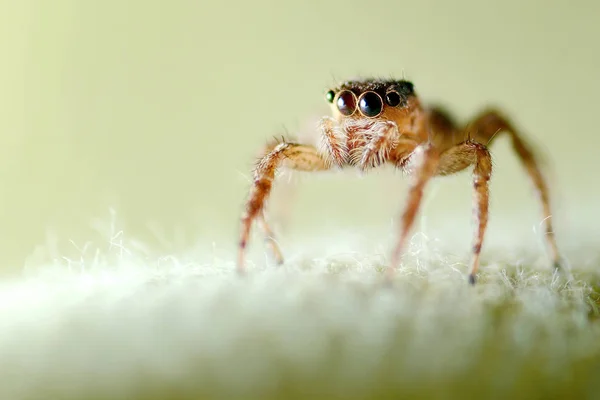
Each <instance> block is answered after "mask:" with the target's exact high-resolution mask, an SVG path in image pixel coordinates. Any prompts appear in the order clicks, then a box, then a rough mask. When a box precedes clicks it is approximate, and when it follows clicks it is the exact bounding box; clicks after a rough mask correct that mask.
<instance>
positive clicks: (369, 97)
mask: <svg viewBox="0 0 600 400" xmlns="http://www.w3.org/2000/svg"><path fill="white" fill-rule="evenodd" d="M358 107H359V108H360V112H361V113H362V114H363V115H364V116H365V117H370V118H374V117H376V116H378V115H379V114H381V111H382V110H383V101H382V100H381V96H379V95H378V94H377V93H375V92H365V93H363V94H361V95H360V98H359V99H358Z"/></svg>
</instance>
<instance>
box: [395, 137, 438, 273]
mask: <svg viewBox="0 0 600 400" xmlns="http://www.w3.org/2000/svg"><path fill="white" fill-rule="evenodd" d="M413 157H416V158H417V160H416V162H417V164H416V165H415V169H414V171H413V172H412V174H411V175H412V182H411V186H410V189H409V192H408V199H407V203H406V206H405V208H404V213H403V214H402V216H401V228H400V238H399V240H398V242H397V244H396V246H395V247H394V250H393V252H392V257H391V265H390V266H389V267H388V268H387V277H388V278H390V277H391V276H392V274H393V273H394V272H395V270H396V267H397V266H398V263H399V260H400V256H401V255H402V252H403V251H404V247H405V245H406V241H407V239H408V234H409V233H410V230H411V228H412V225H413V222H414V220H415V216H416V215H417V212H418V210H419V206H420V204H421V199H422V198H423V189H424V188H425V185H426V184H427V182H428V181H429V180H430V179H431V177H432V176H433V175H434V174H435V172H436V169H437V165H438V162H439V153H438V151H437V150H436V149H435V148H434V147H433V146H431V145H429V144H426V145H421V146H418V147H417V148H415V150H414V152H413V153H412V155H411V158H413ZM409 162H410V163H411V164H412V163H413V161H412V160H411V161H409Z"/></svg>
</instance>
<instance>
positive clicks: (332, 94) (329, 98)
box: [325, 90, 335, 103]
mask: <svg viewBox="0 0 600 400" xmlns="http://www.w3.org/2000/svg"><path fill="white" fill-rule="evenodd" d="M334 97H335V92H334V91H333V90H330V91H329V92H327V93H326V94H325V98H326V99H327V101H328V102H329V103H333V98H334Z"/></svg>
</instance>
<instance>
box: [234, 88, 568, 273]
mask: <svg viewBox="0 0 600 400" xmlns="http://www.w3.org/2000/svg"><path fill="white" fill-rule="evenodd" d="M325 98H326V100H327V101H328V102H329V103H330V105H331V111H332V116H326V117H323V118H322V119H321V121H320V123H319V126H318V130H319V133H320V139H321V140H320V146H317V147H315V146H312V145H309V144H302V143H296V142H285V141H282V142H280V143H278V144H276V145H273V146H269V147H268V148H267V150H266V151H265V154H264V155H263V157H262V158H261V159H260V161H259V162H258V164H257V166H256V168H255V170H254V182H253V185H252V188H251V190H250V196H249V198H248V200H247V203H246V209H245V212H244V216H243V217H242V232H241V239H240V250H239V257H238V271H240V272H243V270H244V257H245V256H244V254H245V248H246V244H247V242H248V237H249V234H250V228H251V225H252V222H253V221H254V220H255V219H258V221H259V222H260V224H261V226H262V228H263V231H264V233H265V238H266V241H267V243H268V244H269V245H270V247H271V249H272V251H273V254H274V256H275V258H276V260H277V262H278V263H283V257H282V254H281V251H280V250H279V247H278V246H277V243H276V242H275V240H274V237H273V232H272V231H271V229H270V228H269V225H268V224H267V222H266V220H265V215H264V206H265V202H266V200H267V198H268V196H269V194H270V192H271V188H272V185H273V180H274V179H275V172H276V170H277V169H278V168H291V169H296V170H302V171H323V170H327V169H330V168H332V167H333V166H337V167H339V168H346V167H356V168H359V169H361V170H366V169H368V168H373V167H377V166H379V165H381V164H383V163H390V164H392V165H394V166H396V167H398V168H401V169H403V170H405V171H406V172H407V173H409V174H411V175H412V176H413V178H414V179H413V180H412V185H411V187H410V189H409V193H408V198H407V204H406V205H405V208H404V212H403V213H402V216H401V219H400V236H399V238H398V242H397V245H396V246H395V248H394V251H393V252H392V257H391V262H390V263H391V265H390V266H389V267H388V276H390V273H391V272H393V271H394V269H395V267H396V266H397V264H398V263H399V259H400V256H401V254H402V251H403V249H404V246H405V244H406V241H407V239H408V234H409V232H410V230H411V228H412V225H413V222H414V219H415V216H416V214H417V211H418V209H419V206H420V203H421V198H422V195H423V190H424V188H425V186H426V184H427V182H428V181H429V180H430V179H431V178H432V177H434V176H436V175H449V174H453V173H456V172H459V171H462V170H464V169H465V168H467V167H469V166H473V191H474V209H475V210H474V211H475V217H476V222H477V226H476V231H475V237H474V243H473V250H472V251H473V257H472V260H471V267H470V270H469V282H471V283H475V275H476V273H477V270H478V268H479V254H480V252H481V246H482V244H483V238H484V234H485V229H486V226H487V220H488V204H489V187H488V181H489V179H490V177H491V173H492V162H491V157H490V153H489V151H488V147H487V146H489V145H490V144H491V143H492V141H493V139H494V138H496V137H497V136H498V135H497V134H498V133H499V132H505V133H507V134H508V135H510V137H511V140H512V145H513V148H514V150H515V152H516V154H517V156H518V157H519V159H520V160H521V162H522V164H523V166H524V167H525V170H526V172H527V173H528V174H529V176H530V177H531V179H532V181H533V183H534V185H535V187H536V190H537V191H538V192H539V195H540V198H541V202H542V207H543V212H544V217H545V218H544V223H545V227H546V229H545V230H546V232H545V233H546V234H545V237H546V240H547V243H548V245H549V249H550V252H551V256H552V259H553V261H554V266H555V267H556V268H558V267H560V263H559V262H560V255H559V252H558V248H557V246H556V242H555V239H554V233H553V230H552V222H551V218H550V215H551V213H550V204H549V196H548V188H547V185H546V183H545V180H544V178H543V176H542V174H541V171H540V169H539V167H538V163H537V161H536V158H535V155H534V153H533V151H532V149H531V147H530V146H529V145H528V144H527V143H526V142H525V140H524V139H523V137H522V135H521V134H520V133H519V132H518V131H517V130H516V129H515V128H514V127H513V126H512V124H511V123H510V122H509V121H508V120H507V119H506V118H504V117H503V116H502V115H501V114H500V113H499V112H497V111H494V110H486V111H484V112H482V113H481V114H480V115H478V116H477V117H475V118H474V119H473V120H472V121H470V122H469V123H468V124H466V125H464V126H457V125H456V124H455V123H454V121H453V120H452V119H451V118H450V117H449V116H448V115H447V114H446V113H445V112H444V111H442V110H441V109H439V108H435V107H433V108H427V107H423V106H422V105H421V102H420V101H419V99H418V97H417V95H416V93H415V91H414V87H413V84H412V83H411V82H408V81H405V80H398V81H396V80H378V79H364V80H354V81H347V82H344V83H342V84H341V85H339V86H338V87H336V88H333V89H330V90H328V91H326V94H325Z"/></svg>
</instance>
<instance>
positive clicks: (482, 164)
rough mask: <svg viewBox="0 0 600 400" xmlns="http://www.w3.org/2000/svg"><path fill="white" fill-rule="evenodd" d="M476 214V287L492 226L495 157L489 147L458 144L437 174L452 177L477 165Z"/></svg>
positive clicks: (471, 276) (472, 276)
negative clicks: (480, 262)
mask: <svg viewBox="0 0 600 400" xmlns="http://www.w3.org/2000/svg"><path fill="white" fill-rule="evenodd" d="M473 164H474V168H473V214H474V217H475V222H476V226H477V229H476V231H475V237H474V240H473V258H472V260H471V268H470V269H469V283H471V284H475V275H476V274H477V270H478V269H479V255H480V253H481V246H482V244H483V237H484V235H485V230H486V227H487V223H488V211H489V196H490V191H489V180H490V177H491V175H492V158H491V156H490V152H489V151H488V149H487V147H486V146H484V145H482V144H480V143H476V142H473V141H467V142H464V143H461V144H458V145H456V146H454V147H451V148H450V149H448V150H446V151H444V152H443V153H442V155H441V156H440V163H439V165H438V167H437V172H436V174H437V175H449V174H453V173H456V172H459V171H462V170H463V169H465V168H467V167H468V166H469V165H473Z"/></svg>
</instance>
